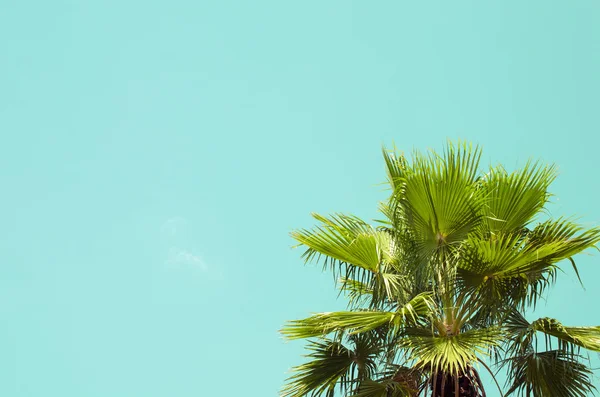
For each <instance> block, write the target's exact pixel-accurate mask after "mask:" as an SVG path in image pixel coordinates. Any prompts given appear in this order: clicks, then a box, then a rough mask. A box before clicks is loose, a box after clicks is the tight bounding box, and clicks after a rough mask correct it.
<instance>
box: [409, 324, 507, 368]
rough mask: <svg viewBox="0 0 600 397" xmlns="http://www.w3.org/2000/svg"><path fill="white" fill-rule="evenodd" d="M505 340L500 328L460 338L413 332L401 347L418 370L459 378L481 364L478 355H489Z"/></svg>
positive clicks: (473, 331)
mask: <svg viewBox="0 0 600 397" xmlns="http://www.w3.org/2000/svg"><path fill="white" fill-rule="evenodd" d="M502 336H503V331H502V330H501V329H500V328H498V327H489V328H486V329H471V330H468V331H466V332H463V333H460V334H458V335H435V334H432V332H431V331H430V330H426V329H421V330H418V329H417V330H413V329H411V330H407V332H406V335H405V337H404V338H403V339H402V340H401V341H400V342H399V343H400V345H401V346H402V347H403V348H404V349H406V350H407V351H408V352H409V359H410V360H415V362H416V366H417V367H419V368H427V369H428V370H429V371H431V372H432V373H435V372H440V373H447V374H450V375H452V376H457V375H459V374H460V373H464V372H465V371H466V370H467V369H468V367H469V365H471V364H473V363H474V362H476V361H477V355H483V356H487V355H489V352H490V349H492V348H493V347H495V346H498V345H499V344H500V341H501V339H502Z"/></svg>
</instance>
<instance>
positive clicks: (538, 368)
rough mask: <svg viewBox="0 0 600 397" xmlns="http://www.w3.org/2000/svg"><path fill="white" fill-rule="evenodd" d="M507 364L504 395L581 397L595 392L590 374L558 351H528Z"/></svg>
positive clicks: (574, 360) (570, 356) (583, 367)
mask: <svg viewBox="0 0 600 397" xmlns="http://www.w3.org/2000/svg"><path fill="white" fill-rule="evenodd" d="M509 363H510V365H509V371H508V381H507V386H509V389H508V391H507V393H506V395H507V396H508V395H510V394H513V393H514V394H516V395H518V396H531V395H533V396H553V397H585V396H587V395H588V394H589V393H593V392H594V391H595V389H596V388H595V386H594V385H593V383H592V380H591V376H592V371H591V370H590V369H589V368H588V367H587V366H586V365H584V364H582V363H581V362H579V361H577V359H576V358H575V357H573V356H572V355H571V354H568V353H566V352H564V351H562V350H551V351H545V352H542V353H536V352H534V351H529V352H526V353H524V354H521V355H518V356H515V357H513V358H511V359H510V360H509Z"/></svg>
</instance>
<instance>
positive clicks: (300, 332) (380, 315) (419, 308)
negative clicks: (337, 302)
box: [281, 294, 435, 339]
mask: <svg viewBox="0 0 600 397" xmlns="http://www.w3.org/2000/svg"><path fill="white" fill-rule="evenodd" d="M434 306H435V303H434V302H433V300H432V299H431V297H430V296H429V295H427V294H421V295H417V296H416V297H414V298H413V299H412V300H411V301H410V302H408V303H407V304H405V305H404V306H402V307H400V308H399V309H398V310H397V311H395V312H386V311H373V310H368V311H367V310H366V311H340V312H330V313H319V314H315V315H313V316H311V317H308V318H305V319H303V320H295V321H290V322H288V323H287V325H286V326H285V327H284V328H283V329H282V330H281V333H282V334H283V335H284V336H285V337H286V338H287V339H301V338H311V337H318V336H324V335H327V334H330V333H332V332H339V331H345V332H348V333H350V334H357V333H362V332H367V331H371V330H373V329H376V328H379V327H382V326H391V327H394V328H400V327H403V326H404V325H406V324H409V323H410V324H415V323H416V322H417V321H418V320H419V319H420V318H423V317H425V316H428V315H430V313H431V312H432V311H433V310H434Z"/></svg>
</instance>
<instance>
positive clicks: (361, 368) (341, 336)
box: [282, 143, 600, 397]
mask: <svg viewBox="0 0 600 397" xmlns="http://www.w3.org/2000/svg"><path fill="white" fill-rule="evenodd" d="M480 157H481V151H480V149H479V148H478V147H473V146H472V145H468V144H466V143H459V144H458V145H453V144H452V143H449V144H448V146H447V147H446V149H445V151H444V153H442V154H437V153H434V152H431V153H428V154H421V153H418V152H417V153H415V154H414V156H413V158H412V161H409V160H408V159H407V158H406V157H404V155H402V154H401V153H398V152H397V151H396V150H393V151H385V150H384V159H385V163H386V168H387V173H388V182H389V185H390V187H391V194H390V197H389V199H388V200H387V201H385V202H384V203H382V204H381V205H380V209H381V213H382V215H383V220H381V221H377V223H378V225H377V226H371V225H369V224H368V223H366V222H364V221H362V220H361V219H359V218H357V217H355V216H351V215H343V214H334V215H331V216H322V215H316V214H315V215H314V217H315V219H316V220H317V221H318V222H319V226H317V227H316V228H314V229H312V230H298V231H295V232H293V233H292V236H293V238H294V239H296V240H297V241H298V243H299V245H300V246H303V247H304V248H305V252H304V255H303V256H304V259H305V260H306V261H317V262H321V263H323V264H324V265H325V267H326V268H328V269H330V270H332V271H333V272H334V275H335V276H336V278H337V279H339V288H340V290H341V291H342V292H343V293H344V295H345V296H346V297H347V298H348V306H349V307H348V310H347V311H340V312H329V313H318V314H315V315H312V316H310V317H308V318H305V319H302V320H296V321H291V322H289V323H287V324H286V326H285V327H284V328H283V330H282V333H283V335H284V336H285V337H286V338H288V339H299V338H309V343H308V346H307V349H308V351H309V353H308V355H307V357H308V358H309V361H308V362H306V363H305V364H302V365H300V366H297V367H295V368H293V370H292V371H293V373H292V375H291V376H290V378H289V379H288V380H287V383H286V385H285V386H284V388H283V390H282V395H283V396H285V397H300V396H327V397H332V396H334V394H336V393H339V394H341V395H344V396H354V397H399V396H421V395H430V396H434V397H445V396H454V397H458V396H485V395H486V394H485V387H484V385H483V383H482V381H481V378H480V376H479V371H481V370H482V369H483V370H486V371H489V372H490V373H491V374H492V377H493V376H494V373H493V372H492V370H491V369H490V366H488V364H487V363H490V362H491V363H492V364H493V365H494V366H496V367H497V368H504V369H505V370H506V371H507V373H508V381H507V384H506V385H505V388H504V390H502V388H501V387H500V385H498V383H497V382H496V386H497V387H498V389H499V391H500V393H501V395H506V396H508V395H511V394H517V395H523V396H540V397H547V396H556V397H562V396H565V397H570V396H585V395H587V394H588V393H593V392H594V390H595V388H594V385H593V384H592V380H591V376H592V371H591V369H590V368H589V366H588V365H586V361H585V360H584V359H583V356H582V353H581V348H583V349H588V350H591V351H600V327H570V326H564V325H563V324H561V323H560V322H559V321H558V320H555V319H552V318H540V319H537V320H534V321H531V322H530V321H528V320H527V319H526V317H525V314H526V313H528V312H530V311H531V310H533V309H535V307H536V304H537V302H538V299H540V298H541V297H543V296H544V295H545V294H547V292H548V290H549V289H548V287H550V286H551V285H552V284H553V282H554V281H555V279H556V276H557V274H558V270H560V269H561V267H560V266H562V264H564V263H567V264H569V265H570V266H572V268H573V269H574V270H575V273H576V274H577V276H578V277H579V273H578V271H577V267H576V265H575V262H574V261H573V259H572V257H573V256H574V255H576V254H578V253H580V252H582V251H584V250H586V249H589V248H592V247H594V246H595V244H596V243H598V242H599V241H600V229H599V228H595V227H594V228H585V227H583V226H581V225H578V224H576V223H574V222H573V221H572V220H570V219H566V218H558V219H546V218H547V217H546V216H545V214H544V208H545V206H546V204H547V203H548V200H549V198H550V194H549V193H548V188H549V186H550V184H551V182H552V181H553V180H554V178H555V176H556V169H555V167H553V166H544V165H541V164H539V163H528V164H527V165H526V166H525V167H524V168H523V169H521V170H518V171H515V172H507V171H506V170H505V169H504V168H502V167H492V168H490V169H488V170H487V171H486V172H485V173H481V172H480V166H479V162H480ZM540 336H542V337H543V338H539V337H540ZM538 338H539V339H538ZM494 380H495V378H494Z"/></svg>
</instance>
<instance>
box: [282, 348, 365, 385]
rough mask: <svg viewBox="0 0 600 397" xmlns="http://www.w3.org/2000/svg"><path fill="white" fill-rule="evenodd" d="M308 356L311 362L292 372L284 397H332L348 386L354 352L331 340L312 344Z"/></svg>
mask: <svg viewBox="0 0 600 397" xmlns="http://www.w3.org/2000/svg"><path fill="white" fill-rule="evenodd" d="M307 349H308V350H310V353H309V354H308V355H307V356H306V357H308V358H310V359H311V361H309V362H307V363H305V364H302V365H299V366H297V367H294V368H292V373H293V375H291V376H290V377H289V378H288V379H287V380H286V384H285V386H284V387H283V389H282V390H281V395H282V396H283V397H304V396H308V395H311V396H321V395H325V396H326V397H333V395H334V392H335V389H336V387H337V386H338V384H339V386H342V387H343V386H347V385H346V384H347V382H348V381H349V378H348V376H349V372H350V369H351V367H352V365H353V363H354V359H353V354H352V352H351V351H350V350H349V349H348V348H347V347H345V346H343V345H342V344H341V343H339V342H334V341H332V340H327V339H326V340H322V341H310V342H309V345H308V346H307Z"/></svg>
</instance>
